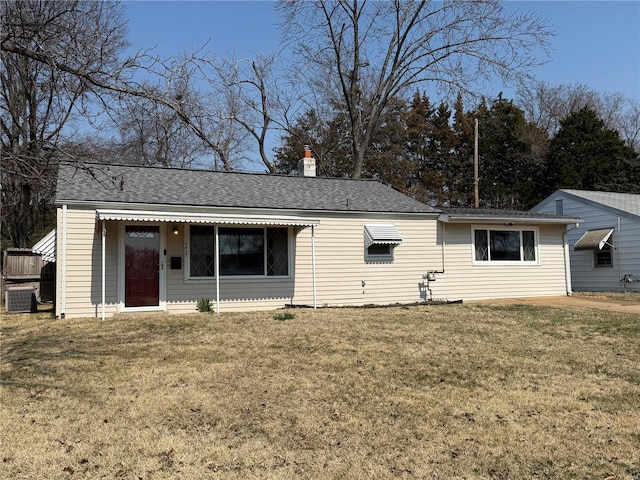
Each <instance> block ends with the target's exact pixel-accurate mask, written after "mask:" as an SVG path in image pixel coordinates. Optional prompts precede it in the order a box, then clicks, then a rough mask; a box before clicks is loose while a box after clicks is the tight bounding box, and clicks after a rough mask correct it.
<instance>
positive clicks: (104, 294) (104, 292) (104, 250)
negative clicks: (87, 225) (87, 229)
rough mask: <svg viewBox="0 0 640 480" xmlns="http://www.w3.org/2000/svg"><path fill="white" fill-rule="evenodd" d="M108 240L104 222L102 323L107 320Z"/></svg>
mask: <svg viewBox="0 0 640 480" xmlns="http://www.w3.org/2000/svg"><path fill="white" fill-rule="evenodd" d="M106 239H107V225H106V223H105V221H104V220H102V321H103V322H104V319H105V303H106V296H107V295H106V284H105V279H106V251H107V249H106Z"/></svg>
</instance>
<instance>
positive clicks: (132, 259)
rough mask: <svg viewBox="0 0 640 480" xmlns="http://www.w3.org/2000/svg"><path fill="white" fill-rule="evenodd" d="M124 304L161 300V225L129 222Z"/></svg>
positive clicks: (151, 304)
mask: <svg viewBox="0 0 640 480" xmlns="http://www.w3.org/2000/svg"><path fill="white" fill-rule="evenodd" d="M124 250H125V254H124V257H125V268H124V305H125V307H154V306H158V305H159V303H160V227H159V226H153V225H150V226H148V225H126V226H125V235H124Z"/></svg>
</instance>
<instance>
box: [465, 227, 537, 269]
mask: <svg viewBox="0 0 640 480" xmlns="http://www.w3.org/2000/svg"><path fill="white" fill-rule="evenodd" d="M473 249H474V257H473V258H474V261H475V262H477V263H484V262H488V263H491V262H496V263H501V262H523V263H535V262H537V240H536V230H533V229H532V230H529V229H521V230H520V229H508V230H507V229H505V230H500V229H488V228H487V229H485V228H474V230H473Z"/></svg>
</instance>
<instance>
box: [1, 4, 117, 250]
mask: <svg viewBox="0 0 640 480" xmlns="http://www.w3.org/2000/svg"><path fill="white" fill-rule="evenodd" d="M0 14H1V17H2V34H1V44H2V51H1V59H2V65H1V67H0V79H1V83H2V85H1V88H2V91H1V100H2V101H1V103H0V111H1V112H2V115H1V117H0V124H1V132H0V135H1V137H0V138H1V142H2V177H1V186H0V188H1V189H2V191H1V195H2V225H3V236H5V237H7V238H8V239H9V240H10V241H11V243H12V244H13V245H15V246H18V247H27V246H29V243H30V237H31V235H32V234H33V233H34V225H35V224H36V223H37V220H38V219H37V213H38V209H37V208H36V206H37V205H38V204H39V203H41V202H42V201H43V200H44V199H45V197H49V198H50V196H51V195H52V193H53V192H52V182H51V180H52V179H53V172H55V166H56V163H57V162H58V161H59V160H60V158H61V152H60V145H61V139H62V132H63V129H64V128H65V127H66V126H68V124H69V121H70V119H73V118H74V116H75V115H76V114H77V112H78V111H80V110H82V109H83V108H84V107H85V106H86V102H87V101H88V99H89V95H90V94H91V90H92V88H93V87H94V85H93V84H91V83H89V82H86V81H85V79H84V78H82V77H81V76H78V75H76V74H73V73H72V72H71V71H82V72H91V74H92V75H93V76H95V77H96V78H97V79H99V81H102V80H103V79H104V78H105V76H107V75H109V74H110V72H113V71H114V69H115V68H116V67H117V66H118V65H119V63H118V55H119V53H120V51H121V50H122V49H123V48H124V46H125V35H126V30H125V23H124V21H123V19H122V16H121V10H120V9H119V7H118V6H117V5H109V6H108V8H107V5H106V4H105V2H80V1H65V2H47V1H41V0H29V1H20V2H2V4H1V5H0ZM25 51H29V52H32V55H25V54H24V52H25ZM58 64H64V65H67V66H68V68H66V69H61V68H59V67H58ZM47 199H48V198H47Z"/></svg>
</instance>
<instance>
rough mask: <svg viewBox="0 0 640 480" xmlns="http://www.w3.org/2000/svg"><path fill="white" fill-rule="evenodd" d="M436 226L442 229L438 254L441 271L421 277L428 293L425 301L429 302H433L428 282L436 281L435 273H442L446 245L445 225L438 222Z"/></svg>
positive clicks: (430, 271) (429, 272) (430, 272)
mask: <svg viewBox="0 0 640 480" xmlns="http://www.w3.org/2000/svg"><path fill="white" fill-rule="evenodd" d="M437 224H439V225H440V226H441V228H442V247H441V252H440V255H441V263H442V269H441V270H429V271H428V272H427V274H426V275H423V276H422V279H423V280H426V281H427V283H426V285H425V288H426V289H427V292H428V295H427V296H428V298H427V300H429V301H431V300H433V292H432V291H431V287H430V286H429V285H430V282H435V280H436V275H435V274H436V273H444V255H445V245H446V243H447V236H446V229H445V225H446V223H445V222H443V221H438V222H437ZM423 283H424V282H423Z"/></svg>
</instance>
